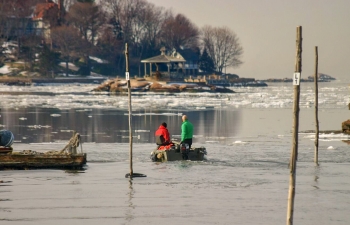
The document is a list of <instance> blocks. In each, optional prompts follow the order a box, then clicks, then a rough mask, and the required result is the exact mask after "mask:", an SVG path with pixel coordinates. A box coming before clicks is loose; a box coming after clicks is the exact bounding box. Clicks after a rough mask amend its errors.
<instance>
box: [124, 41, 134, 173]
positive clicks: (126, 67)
mask: <svg viewBox="0 0 350 225" xmlns="http://www.w3.org/2000/svg"><path fill="white" fill-rule="evenodd" d="M125 79H126V80H127V83H128V97H129V149H130V153H129V160H130V174H129V176H130V177H133V169H132V128H131V125H132V115H131V112H132V109H131V85H130V76H129V50H128V43H125Z"/></svg>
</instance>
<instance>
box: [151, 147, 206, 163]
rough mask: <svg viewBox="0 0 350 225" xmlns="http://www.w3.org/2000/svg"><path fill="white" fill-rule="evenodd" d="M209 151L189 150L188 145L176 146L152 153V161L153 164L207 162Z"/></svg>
mask: <svg viewBox="0 0 350 225" xmlns="http://www.w3.org/2000/svg"><path fill="white" fill-rule="evenodd" d="M206 155H207V150H206V148H205V147H199V148H191V149H189V147H188V145H187V144H181V145H180V144H174V145H172V146H171V147H168V148H162V146H160V147H158V148H157V149H156V150H154V151H152V152H151V160H152V161H153V162H166V161H179V160H190V161H203V160H206Z"/></svg>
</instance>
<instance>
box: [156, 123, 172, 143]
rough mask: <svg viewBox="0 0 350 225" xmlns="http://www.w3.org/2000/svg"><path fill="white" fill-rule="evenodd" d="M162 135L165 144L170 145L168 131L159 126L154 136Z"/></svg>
mask: <svg viewBox="0 0 350 225" xmlns="http://www.w3.org/2000/svg"><path fill="white" fill-rule="evenodd" d="M160 135H163V138H164V141H165V142H166V143H170V134H169V131H168V129H167V128H166V127H164V126H163V125H160V126H159V128H158V130H157V131H156V133H155V136H160Z"/></svg>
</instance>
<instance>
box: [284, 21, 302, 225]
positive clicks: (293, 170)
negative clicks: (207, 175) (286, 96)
mask: <svg viewBox="0 0 350 225" xmlns="http://www.w3.org/2000/svg"><path fill="white" fill-rule="evenodd" d="M301 31H302V29H301V26H298V27H297V38H296V49H297V51H296V60H295V73H294V77H293V84H294V104H293V115H294V121H293V136H292V137H293V146H292V151H291V157H290V161H289V170H290V172H289V175H290V176H289V192H288V207H287V225H292V224H293V212H294V196H295V183H296V182H295V180H296V165H297V163H296V161H297V159H298V133H299V98H300V85H299V84H300V77H301V52H302V32H301Z"/></svg>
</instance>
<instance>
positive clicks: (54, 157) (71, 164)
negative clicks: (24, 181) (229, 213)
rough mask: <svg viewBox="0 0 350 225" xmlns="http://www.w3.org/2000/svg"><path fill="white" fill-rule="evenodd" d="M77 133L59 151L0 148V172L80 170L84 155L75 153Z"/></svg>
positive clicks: (78, 138) (77, 144)
mask: <svg viewBox="0 0 350 225" xmlns="http://www.w3.org/2000/svg"><path fill="white" fill-rule="evenodd" d="M79 143H80V135H79V133H74V134H73V137H72V138H71V139H70V140H69V142H68V144H67V145H66V146H65V147H64V148H63V149H62V150H59V151H46V152H37V151H32V150H23V151H13V148H12V147H0V170H3V169H44V168H50V169H81V168H83V166H84V165H85V164H86V153H82V150H81V153H77V147H78V146H79Z"/></svg>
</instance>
